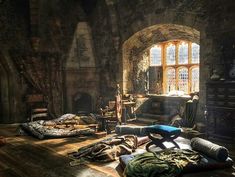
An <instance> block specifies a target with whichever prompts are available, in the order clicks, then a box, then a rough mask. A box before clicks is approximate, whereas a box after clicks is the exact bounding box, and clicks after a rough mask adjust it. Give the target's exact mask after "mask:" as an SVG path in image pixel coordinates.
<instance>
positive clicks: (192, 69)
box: [149, 40, 200, 94]
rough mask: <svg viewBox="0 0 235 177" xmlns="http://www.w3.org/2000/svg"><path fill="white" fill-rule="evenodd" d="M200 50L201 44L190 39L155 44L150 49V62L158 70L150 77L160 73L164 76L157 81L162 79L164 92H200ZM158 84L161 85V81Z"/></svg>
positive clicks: (151, 66)
mask: <svg viewBox="0 0 235 177" xmlns="http://www.w3.org/2000/svg"><path fill="white" fill-rule="evenodd" d="M199 52H200V46H199V45H198V44H196V43H192V42H190V41H183V40H176V41H167V42H162V43H158V44H157V45H154V46H153V47H152V48H150V51H149V53H150V55H149V56H150V57H149V59H150V62H149V63H150V68H158V69H156V70H158V72H157V73H154V72H151V73H150V78H151V74H153V75H154V74H155V75H156V76H157V78H159V75H161V76H162V78H159V79H158V81H156V82H159V81H161V84H160V85H161V86H162V93H163V94H171V93H176V94H177V93H181V94H190V93H193V92H198V91H199V58H200V53H199ZM159 71H161V72H162V73H159ZM151 84H152V83H151V81H150V85H151ZM155 85H156V84H155ZM157 85H158V86H159V83H158V84H157ZM150 87H151V86H150ZM152 90H154V89H152ZM156 90H159V88H158V89H155V91H156ZM178 91H179V92H178ZM157 94H159V93H157Z"/></svg>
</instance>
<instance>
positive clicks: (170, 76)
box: [166, 68, 175, 93]
mask: <svg viewBox="0 0 235 177" xmlns="http://www.w3.org/2000/svg"><path fill="white" fill-rule="evenodd" d="M166 72H167V73H166V79H167V81H166V85H167V93H168V92H170V91H173V90H175V69H174V68H167V70H166Z"/></svg>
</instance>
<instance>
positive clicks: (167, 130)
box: [146, 125, 181, 136]
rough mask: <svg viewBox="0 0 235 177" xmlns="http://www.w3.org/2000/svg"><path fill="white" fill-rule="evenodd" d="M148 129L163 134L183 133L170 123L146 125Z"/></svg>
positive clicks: (150, 131)
mask: <svg viewBox="0 0 235 177" xmlns="http://www.w3.org/2000/svg"><path fill="white" fill-rule="evenodd" d="M146 131H147V132H149V133H156V134H160V135H162V136H171V135H176V134H180V133H181V129H180V128H177V127H173V126H169V125H151V126H148V127H146Z"/></svg>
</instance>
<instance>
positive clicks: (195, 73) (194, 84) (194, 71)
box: [191, 67, 199, 92]
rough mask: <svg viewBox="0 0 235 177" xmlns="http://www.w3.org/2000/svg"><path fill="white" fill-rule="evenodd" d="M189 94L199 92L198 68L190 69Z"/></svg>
mask: <svg viewBox="0 0 235 177" xmlns="http://www.w3.org/2000/svg"><path fill="white" fill-rule="evenodd" d="M191 82H192V83H191V85H192V88H191V92H198V91H199V68H198V67H197V68H193V69H192V81H191Z"/></svg>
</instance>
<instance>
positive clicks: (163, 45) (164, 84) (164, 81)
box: [162, 44, 167, 93]
mask: <svg viewBox="0 0 235 177" xmlns="http://www.w3.org/2000/svg"><path fill="white" fill-rule="evenodd" d="M165 46H166V45H165V44H162V75H163V84H162V87H163V93H166V92H167V88H166V47H165Z"/></svg>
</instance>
